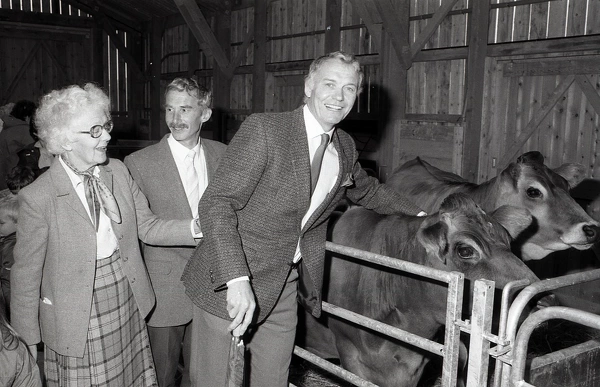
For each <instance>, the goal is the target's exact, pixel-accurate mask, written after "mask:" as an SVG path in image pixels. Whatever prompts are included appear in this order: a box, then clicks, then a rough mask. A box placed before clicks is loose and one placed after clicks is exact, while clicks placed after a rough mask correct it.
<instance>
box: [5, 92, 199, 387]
mask: <svg viewBox="0 0 600 387" xmlns="http://www.w3.org/2000/svg"><path fill="white" fill-rule="evenodd" d="M35 120H36V125H37V127H38V131H39V137H40V139H41V140H42V141H43V142H44V143H45V144H46V146H47V148H48V150H49V151H50V152H51V153H52V154H55V155H57V157H55V158H54V161H53V163H52V165H51V166H50V169H49V170H48V171H47V172H46V173H44V174H43V175H41V176H40V177H39V178H38V179H37V180H36V181H35V182H33V183H32V184H30V185H29V186H27V187H25V188H24V189H23V190H21V192H20V193H19V206H20V212H19V218H18V223H17V242H16V246H15V250H14V256H15V263H14V265H13V267H12V273H11V282H12V287H13V297H12V300H11V306H12V313H13V314H12V324H13V326H14V327H15V329H16V330H17V332H19V333H20V334H21V335H22V337H23V339H24V340H25V341H26V343H27V344H28V345H29V346H30V349H31V350H32V351H33V352H34V354H35V353H36V345H37V344H38V343H40V342H43V343H44V369H45V377H46V381H47V385H49V386H59V385H60V386H71V385H72V386H75V385H79V386H120V387H121V386H127V387H129V386H155V385H157V384H156V376H155V372H154V364H153V360H152V354H151V352H150V346H149V340H148V334H147V330H146V325H145V323H144V318H145V317H146V316H147V315H148V313H149V312H150V311H151V309H152V308H153V306H154V302H155V298H154V292H153V291H152V287H151V284H150V280H149V277H148V273H147V272H146V268H145V266H144V262H143V261H142V257H141V254H140V247H139V243H138V237H139V239H141V240H142V241H144V242H145V243H147V244H153V245H165V246H169V245H177V246H183V245H187V246H194V245H195V244H196V242H195V239H194V236H196V235H197V234H195V233H194V232H195V231H199V230H198V229H197V228H195V222H194V221H193V220H192V219H181V220H162V219H159V218H157V217H156V216H155V215H154V214H153V213H152V212H151V210H150V209H149V208H148V202H147V200H146V197H145V196H144V195H143V193H142V192H141V191H140V189H139V188H138V186H137V185H136V183H135V182H134V181H133V179H132V178H131V177H130V175H129V172H128V170H127V169H126V167H125V166H124V164H123V163H121V162H120V161H119V160H114V159H108V158H107V155H106V147H107V145H108V142H109V140H110V134H109V132H110V131H111V130H112V128H113V124H112V122H111V120H110V103H109V99H108V97H107V95H106V94H105V93H104V92H103V91H102V90H101V89H100V88H98V87H97V86H95V85H93V84H86V85H85V86H83V87H79V86H69V87H66V88H64V89H61V90H54V91H52V92H51V93H49V94H47V95H46V96H44V97H42V99H41V102H40V106H39V108H38V111H37V113H36V118H35Z"/></svg>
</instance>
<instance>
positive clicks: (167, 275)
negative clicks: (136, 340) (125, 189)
mask: <svg viewBox="0 0 600 387" xmlns="http://www.w3.org/2000/svg"><path fill="white" fill-rule="evenodd" d="M168 136H169V135H168V134H167V135H166V136H164V137H163V138H162V140H161V141H160V142H159V143H157V144H154V145H151V146H149V147H146V148H144V149H142V150H139V151H137V152H135V153H132V154H131V155H129V156H127V157H125V165H126V166H127V168H129V171H130V172H131V175H132V176H133V180H135V181H136V183H137V184H138V185H139V187H140V189H141V190H142V192H143V193H144V194H145V195H146V197H147V198H148V202H149V203H150V209H151V210H152V212H154V213H155V214H156V215H158V216H161V217H171V218H178V219H185V218H190V217H191V216H192V211H191V210H190V206H189V204H188V200H187V196H186V195H185V189H184V188H183V183H182V181H181V178H180V176H179V171H178V170H177V165H176V164H175V159H174V158H173V153H172V152H171V148H170V147H169V143H168V141H167V138H168ZM201 146H202V148H203V150H204V156H205V159H206V169H207V172H208V179H209V181H210V179H211V178H212V175H213V174H214V172H215V170H216V169H217V165H218V164H219V160H220V158H221V156H222V154H223V153H224V152H225V148H226V146H225V144H222V143H220V142H217V141H212V140H207V139H204V138H203V139H202V145H201ZM193 252H194V250H193V247H160V246H154V245H149V244H145V243H144V244H143V245H142V253H143V257H144V261H145V263H146V267H147V268H148V274H150V279H151V280H152V287H153V288H154V293H156V306H155V308H154V310H152V312H151V313H150V316H149V319H148V325H150V326H153V327H166V326H176V325H183V324H187V323H188V322H190V321H191V320H192V301H191V300H190V299H189V297H188V296H187V295H186V294H185V287H184V286H183V283H182V282H181V275H182V274H183V269H184V268H185V265H186V264H187V262H188V260H189V258H190V256H191V255H192V253H193Z"/></svg>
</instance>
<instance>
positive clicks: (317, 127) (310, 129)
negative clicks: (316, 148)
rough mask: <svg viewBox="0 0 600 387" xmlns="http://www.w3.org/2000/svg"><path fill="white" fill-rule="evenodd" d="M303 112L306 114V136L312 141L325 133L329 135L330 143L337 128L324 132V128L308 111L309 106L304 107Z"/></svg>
mask: <svg viewBox="0 0 600 387" xmlns="http://www.w3.org/2000/svg"><path fill="white" fill-rule="evenodd" d="M302 111H303V113H304V123H305V124H306V136H307V137H308V139H309V140H310V139H312V138H315V137H319V136H320V135H322V134H323V133H327V134H328V135H329V141H331V138H332V136H333V132H334V131H335V126H334V127H333V129H331V130H330V131H329V132H323V127H322V126H321V124H319V122H318V121H317V119H316V118H315V116H313V114H312V113H311V111H310V110H309V109H308V105H304V108H303V109H302Z"/></svg>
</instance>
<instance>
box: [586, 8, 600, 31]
mask: <svg viewBox="0 0 600 387" xmlns="http://www.w3.org/2000/svg"><path fill="white" fill-rule="evenodd" d="M588 4H589V8H588V13H587V18H588V19H587V31H586V32H585V33H586V35H593V34H598V33H600V0H588Z"/></svg>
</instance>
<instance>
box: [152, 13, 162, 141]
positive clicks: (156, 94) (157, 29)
mask: <svg viewBox="0 0 600 387" xmlns="http://www.w3.org/2000/svg"><path fill="white" fill-rule="evenodd" d="M163 31H164V28H163V19H160V18H156V17H155V18H153V19H152V35H151V37H150V55H151V68H150V73H151V75H152V78H151V81H150V87H151V90H150V109H151V113H150V117H151V121H150V138H149V139H150V140H158V139H160V138H161V137H162V135H161V134H162V133H161V132H162V131H161V121H162V120H161V109H160V107H161V87H160V74H161V63H160V60H161V57H162V37H163Z"/></svg>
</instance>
